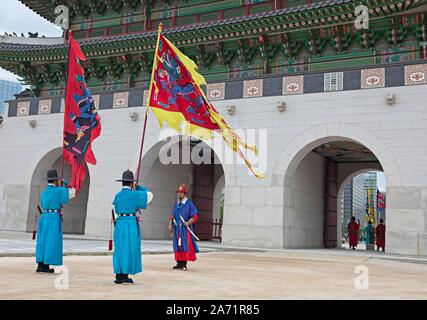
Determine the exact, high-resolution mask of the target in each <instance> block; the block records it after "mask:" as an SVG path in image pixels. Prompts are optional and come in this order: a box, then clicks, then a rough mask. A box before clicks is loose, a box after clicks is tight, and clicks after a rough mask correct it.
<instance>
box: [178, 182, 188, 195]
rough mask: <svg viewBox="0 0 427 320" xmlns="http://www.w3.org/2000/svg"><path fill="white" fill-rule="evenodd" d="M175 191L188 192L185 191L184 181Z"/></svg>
mask: <svg viewBox="0 0 427 320" xmlns="http://www.w3.org/2000/svg"><path fill="white" fill-rule="evenodd" d="M176 192H177V193H181V192H182V193H188V192H187V186H186V185H185V183H183V184H181V185H180V186H179V188H178V190H177V191H176Z"/></svg>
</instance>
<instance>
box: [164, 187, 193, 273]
mask: <svg viewBox="0 0 427 320" xmlns="http://www.w3.org/2000/svg"><path fill="white" fill-rule="evenodd" d="M177 193H178V201H177V203H176V204H175V206H174V207H173V210H172V214H171V215H170V222H169V232H170V233H171V235H172V236H173V251H174V253H175V260H176V262H177V264H176V265H175V266H174V267H173V269H179V270H184V271H186V270H187V261H196V259H197V257H196V253H197V252H199V248H198V246H197V243H196V239H197V237H196V235H195V234H194V228H193V225H194V224H195V223H196V222H197V220H198V213H199V212H198V210H197V208H196V206H195V205H194V204H193V202H191V200H190V199H188V198H187V187H186V186H185V184H183V185H181V186H180V187H179V188H178V191H177Z"/></svg>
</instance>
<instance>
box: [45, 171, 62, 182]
mask: <svg viewBox="0 0 427 320" xmlns="http://www.w3.org/2000/svg"><path fill="white" fill-rule="evenodd" d="M60 179H62V178H61V177H58V172H57V171H56V170H49V171H48V172H47V180H48V181H52V180H60Z"/></svg>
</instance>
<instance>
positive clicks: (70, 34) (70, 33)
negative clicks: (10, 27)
mask: <svg viewBox="0 0 427 320" xmlns="http://www.w3.org/2000/svg"><path fill="white" fill-rule="evenodd" d="M67 34H68V73H67V82H66V83H65V99H64V109H65V104H66V103H67V90H68V81H69V79H68V77H69V76H70V58H71V40H70V37H71V36H72V31H71V29H68V30H67ZM64 125H65V111H64ZM64 132H65V128H64V129H63V130H62V165H61V178H64V166H65V158H64V138H65V137H64Z"/></svg>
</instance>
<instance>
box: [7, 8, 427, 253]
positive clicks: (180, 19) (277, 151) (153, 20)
mask: <svg viewBox="0 0 427 320" xmlns="http://www.w3.org/2000/svg"><path fill="white" fill-rule="evenodd" d="M21 2H24V3H25V4H27V5H28V6H29V7H30V8H32V9H33V10H34V11H35V12H37V13H38V14H39V15H41V16H43V17H45V18H46V19H48V20H50V21H54V20H55V17H54V7H53V6H52V1H50V0H22V1H21ZM61 2H62V3H66V4H71V3H73V6H72V10H71V18H70V21H71V28H72V30H73V33H74V35H75V37H76V38H77V39H78V41H79V42H80V44H81V47H82V50H83V51H84V53H85V54H86V56H87V58H88V61H87V62H86V63H84V64H83V66H84V67H85V70H86V76H87V79H88V85H89V87H90V88H91V90H92V92H93V93H94V95H95V100H96V101H97V105H98V108H99V114H100V116H101V119H102V120H101V121H102V130H103V132H102V134H101V136H100V137H99V138H98V139H97V140H96V141H95V143H94V145H93V150H94V152H95V155H96V157H97V160H98V163H97V165H96V166H88V177H87V179H86V182H85V187H84V189H83V190H82V192H81V193H80V194H79V196H78V197H77V198H76V199H75V200H73V202H72V204H71V205H70V206H67V207H66V208H65V209H64V228H65V230H66V231H67V232H71V233H85V234H87V235H90V236H100V237H108V236H109V234H110V232H111V229H110V226H111V224H110V212H111V211H110V210H111V201H112V199H113V196H114V194H115V192H117V190H118V189H119V186H118V185H117V184H116V183H115V182H114V181H115V180H116V179H117V178H118V177H120V175H121V173H122V171H123V170H125V169H127V168H131V169H134V170H135V169H136V168H137V166H138V156H139V143H140V138H141V129H142V126H143V122H144V121H143V115H144V113H145V110H146V109H145V108H146V99H144V96H146V90H147V88H148V85H149V78H150V73H151V64H152V61H153V51H154V48H155V44H156V31H155V30H156V29H157V26H158V24H159V23H160V22H162V23H163V24H164V26H165V31H164V34H165V35H166V36H167V37H168V39H169V40H170V41H172V42H173V43H175V44H176V45H177V46H178V47H179V48H180V49H181V50H182V51H183V52H184V53H185V54H186V55H188V56H190V57H191V58H192V59H193V60H194V61H195V62H196V63H197V64H198V65H199V66H200V68H199V71H200V72H201V73H202V74H203V75H205V77H206V79H207V82H208V85H207V88H206V92H207V96H208V97H209V98H210V99H211V101H212V103H213V104H214V105H215V107H216V108H217V109H218V110H219V112H221V113H222V114H223V115H224V116H225V119H226V121H227V122H228V123H229V124H230V125H231V126H232V127H233V128H235V129H242V130H243V131H242V132H243V133H245V135H246V138H247V140H248V142H255V143H256V144H257V145H258V147H259V149H260V150H259V151H260V153H259V154H260V156H259V158H256V157H255V158H253V161H254V163H255V164H256V168H257V169H259V170H262V171H265V178H264V179H257V178H255V177H253V176H252V175H251V174H250V173H249V172H248V169H247V167H246V166H245V165H244V163H237V162H229V161H227V159H225V158H224V157H223V154H224V152H223V150H222V148H221V147H219V146H218V145H217V144H215V142H216V140H217V139H216V140H215V141H214V143H212V144H211V145H210V146H208V145H207V144H206V143H205V144H204V145H202V146H199V148H200V147H203V149H204V150H205V151H209V148H210V147H211V148H212V149H213V151H214V154H213V155H212V156H210V157H209V158H210V159H212V157H213V158H214V160H215V163H213V164H209V163H204V164H199V163H196V162H195V161H192V162H189V163H186V164H182V163H181V164H174V165H165V164H164V162H162V160H161V159H163V157H164V156H165V155H167V154H168V152H169V151H168V150H166V149H168V148H165V147H166V146H173V147H174V148H176V149H177V150H178V151H179V150H180V151H181V152H184V154H185V152H187V151H193V150H196V153H198V152H200V149H195V148H198V147H197V146H194V145H192V144H187V143H185V141H174V140H170V141H168V140H164V139H161V138H160V137H161V134H163V136H162V137H165V136H167V135H166V134H165V132H164V131H161V130H160V128H159V125H158V122H157V120H156V119H155V118H154V116H153V115H152V114H151V113H150V114H149V119H148V132H147V136H146V141H145V143H146V144H145V147H144V153H143V158H142V163H141V166H142V173H141V181H142V182H143V183H144V184H146V185H147V186H149V187H150V188H151V190H152V191H153V192H154V194H155V198H154V200H153V202H152V206H151V207H150V208H149V209H148V210H146V211H145V212H144V220H143V227H142V228H143V235H144V238H145V239H167V238H168V231H167V220H168V215H169V211H170V209H171V206H172V203H173V201H174V198H175V193H174V191H175V190H176V187H177V186H178V185H179V184H181V183H183V182H187V183H188V184H189V186H190V190H191V192H192V197H193V199H194V200H195V201H196V202H197V203H198V206H199V209H200V210H201V212H202V214H201V216H203V219H205V223H206V224H207V225H208V224H209V221H210V220H211V219H212V217H213V216H214V212H213V211H214V210H213V208H219V207H220V205H219V204H218V203H217V202H218V201H220V200H219V199H221V196H220V195H221V192H222V190H223V189H224V190H225V191H224V213H223V225H222V241H223V243H224V244H228V245H236V246H246V247H251V246H252V247H263V248H323V247H327V248H332V247H336V246H337V245H338V244H339V245H340V242H341V228H340V227H339V226H340V225H341V215H340V214H339V212H338V208H339V205H340V200H341V196H342V193H343V189H344V186H345V185H346V183H347V182H348V181H350V180H351V179H352V178H354V177H355V176H357V175H359V174H360V173H361V172H366V171H373V170H379V171H383V172H384V173H385V176H386V181H387V201H388V203H387V236H386V241H387V243H386V245H387V251H388V252H389V253H399V254H411V255H427V229H426V226H427V225H426V223H424V221H426V220H427V208H426V206H425V203H426V201H427V199H426V195H427V161H425V160H426V159H427V139H426V136H425V131H426V129H427V110H426V105H425V101H427V90H426V89H427V86H426V85H427V59H426V58H427V46H426V45H425V44H426V41H427V36H426V24H427V22H426V19H427V18H426V17H427V15H426V4H427V1H426V0H407V1H396V0H382V1H376V0H374V1H365V2H363V3H365V4H366V6H367V7H366V9H367V11H366V13H367V14H368V16H369V29H363V28H360V25H357V24H356V25H355V20H357V19H356V16H355V15H356V14H357V13H358V11H357V10H356V9H357V8H356V7H357V6H358V5H359V2H357V1H335V0H332V1H331V0H329V1H281V0H279V1H262V0H260V1H240V0H228V1H211V0H201V1H195V0H194V1H132V0H130V1H117V0H114V1H113V0H104V1H91V0H86V1H78V2H75V1H65V0H64V1H56V2H55V3H61ZM125 4H126V5H125ZM11 41H12V40H11V39H8V38H7V37H4V38H2V40H1V41H0V66H1V67H3V68H6V69H8V70H10V71H12V72H15V73H16V74H18V75H19V76H21V77H22V78H24V79H25V80H26V82H27V83H31V85H32V88H33V92H34V94H35V96H34V97H31V98H24V97H23V98H19V99H17V100H12V101H9V102H8V105H7V110H6V116H5V119H4V121H3V124H2V125H1V126H0V145H1V146H2V149H1V150H0V199H1V200H0V229H4V230H23V231H32V230H33V228H34V213H35V208H36V205H37V203H38V199H39V193H40V190H41V189H42V188H43V187H44V186H45V185H46V181H45V179H44V176H45V173H46V170H48V169H49V168H52V167H56V168H60V163H61V147H62V126H63V114H62V113H61V111H62V110H63V96H64V90H65V82H64V81H65V74H66V72H65V70H67V45H66V44H64V39H62V38H60V39H22V41H21V42H20V39H19V38H14V39H13V41H14V42H13V43H11ZM135 114H137V115H139V117H136V116H135ZM168 136H169V137H170V138H172V137H175V135H174V134H173V133H171V132H169V133H168ZM253 136H255V138H253ZM251 137H252V138H251ZM219 140H220V139H219ZM251 140H252V141H251ZM4 150H7V151H4ZM203 153H204V152H203ZM264 169H265V170H264ZM65 174H66V175H67V174H69V172H65ZM214 202H215V203H216V204H215V205H214ZM216 210H217V209H216Z"/></svg>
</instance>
